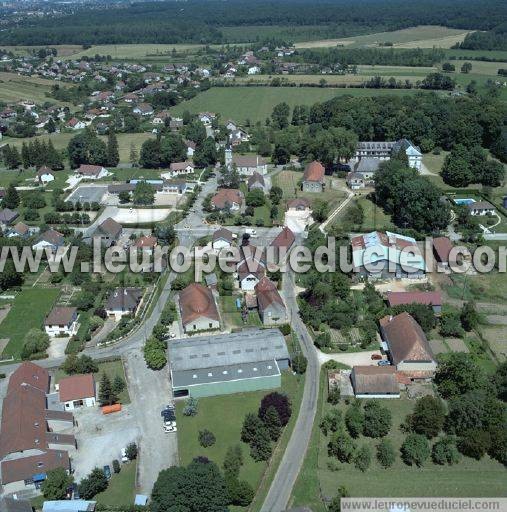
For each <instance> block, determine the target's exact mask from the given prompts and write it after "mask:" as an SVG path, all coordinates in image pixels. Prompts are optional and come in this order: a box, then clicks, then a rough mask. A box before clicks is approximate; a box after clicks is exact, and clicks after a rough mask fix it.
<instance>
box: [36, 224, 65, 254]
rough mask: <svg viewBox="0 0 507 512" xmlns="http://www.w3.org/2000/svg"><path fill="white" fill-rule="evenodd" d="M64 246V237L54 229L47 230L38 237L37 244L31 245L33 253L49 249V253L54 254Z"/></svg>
mask: <svg viewBox="0 0 507 512" xmlns="http://www.w3.org/2000/svg"><path fill="white" fill-rule="evenodd" d="M64 245H65V237H64V236H63V234H62V233H60V232H59V231H55V230H54V229H48V230H47V231H44V233H42V234H41V235H40V236H39V238H38V239H37V242H36V243H35V244H34V245H32V249H33V250H34V251H37V250H46V249H49V250H50V251H51V253H53V254H55V253H56V252H57V251H58V249H60V248H61V247H63V246H64Z"/></svg>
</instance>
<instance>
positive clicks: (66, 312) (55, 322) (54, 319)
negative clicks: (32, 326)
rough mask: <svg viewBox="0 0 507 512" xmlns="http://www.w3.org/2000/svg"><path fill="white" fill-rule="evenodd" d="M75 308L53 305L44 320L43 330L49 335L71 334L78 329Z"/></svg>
mask: <svg viewBox="0 0 507 512" xmlns="http://www.w3.org/2000/svg"><path fill="white" fill-rule="evenodd" d="M77 319H78V314H77V309H76V308H71V307H66V306H55V307H54V308H53V309H52V310H51V312H50V313H49V315H48V316H47V317H46V319H45V320H44V330H45V331H46V333H47V334H48V335H49V336H73V335H74V334H76V333H77V329H78V322H77Z"/></svg>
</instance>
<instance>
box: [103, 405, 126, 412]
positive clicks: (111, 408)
mask: <svg viewBox="0 0 507 512" xmlns="http://www.w3.org/2000/svg"><path fill="white" fill-rule="evenodd" d="M119 411H121V404H114V405H104V407H102V414H111V413H112V412H119Z"/></svg>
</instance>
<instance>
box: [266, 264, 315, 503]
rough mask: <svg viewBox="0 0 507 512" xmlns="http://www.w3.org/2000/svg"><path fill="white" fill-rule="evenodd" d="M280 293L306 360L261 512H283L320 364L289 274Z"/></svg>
mask: <svg viewBox="0 0 507 512" xmlns="http://www.w3.org/2000/svg"><path fill="white" fill-rule="evenodd" d="M282 291H283V296H284V298H285V301H286V304H287V307H288V309H289V311H290V315H291V326H292V328H293V329H294V332H295V333H296V335H297V337H298V339H299V342H300V344H301V347H302V350H303V353H304V355H305V356H306V357H307V358H308V367H307V370H306V379H305V388H304V391H303V398H302V401H301V407H300V409H299V415H298V418H297V420H296V424H295V426H294V431H293V432H292V436H291V438H290V440H289V443H288V444H287V449H286V450H285V453H284V455H283V458H282V461H281V462H280V466H279V467H278V471H277V472H276V475H275V478H274V479H273V482H271V487H270V489H269V491H268V494H267V496H266V499H265V500H264V504H263V506H262V508H261V512H282V511H283V510H286V508H287V504H288V502H289V499H290V495H291V493H292V489H293V487H294V484H295V483H296V480H297V477H298V475H299V471H300V470H301V466H302V464H303V460H304V458H305V454H306V450H307V448H308V443H309V442H310V437H311V434H312V428H313V422H314V419H315V414H316V413H317V402H318V396H319V373H320V363H319V359H318V357H317V351H316V349H315V346H314V344H313V341H312V338H311V337H310V335H309V333H308V330H307V329H306V326H305V325H304V323H303V322H302V321H301V319H300V318H299V315H298V305H297V301H296V296H295V293H294V274H293V273H292V272H290V273H287V274H285V275H284V279H283V287H282Z"/></svg>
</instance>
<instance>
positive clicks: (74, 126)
mask: <svg viewBox="0 0 507 512" xmlns="http://www.w3.org/2000/svg"><path fill="white" fill-rule="evenodd" d="M65 126H66V127H67V128H70V129H71V130H82V129H83V128H86V123H85V122H84V121H80V120H79V119H76V118H75V117H72V118H71V119H69V120H68V121H67V123H66V125H65Z"/></svg>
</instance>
